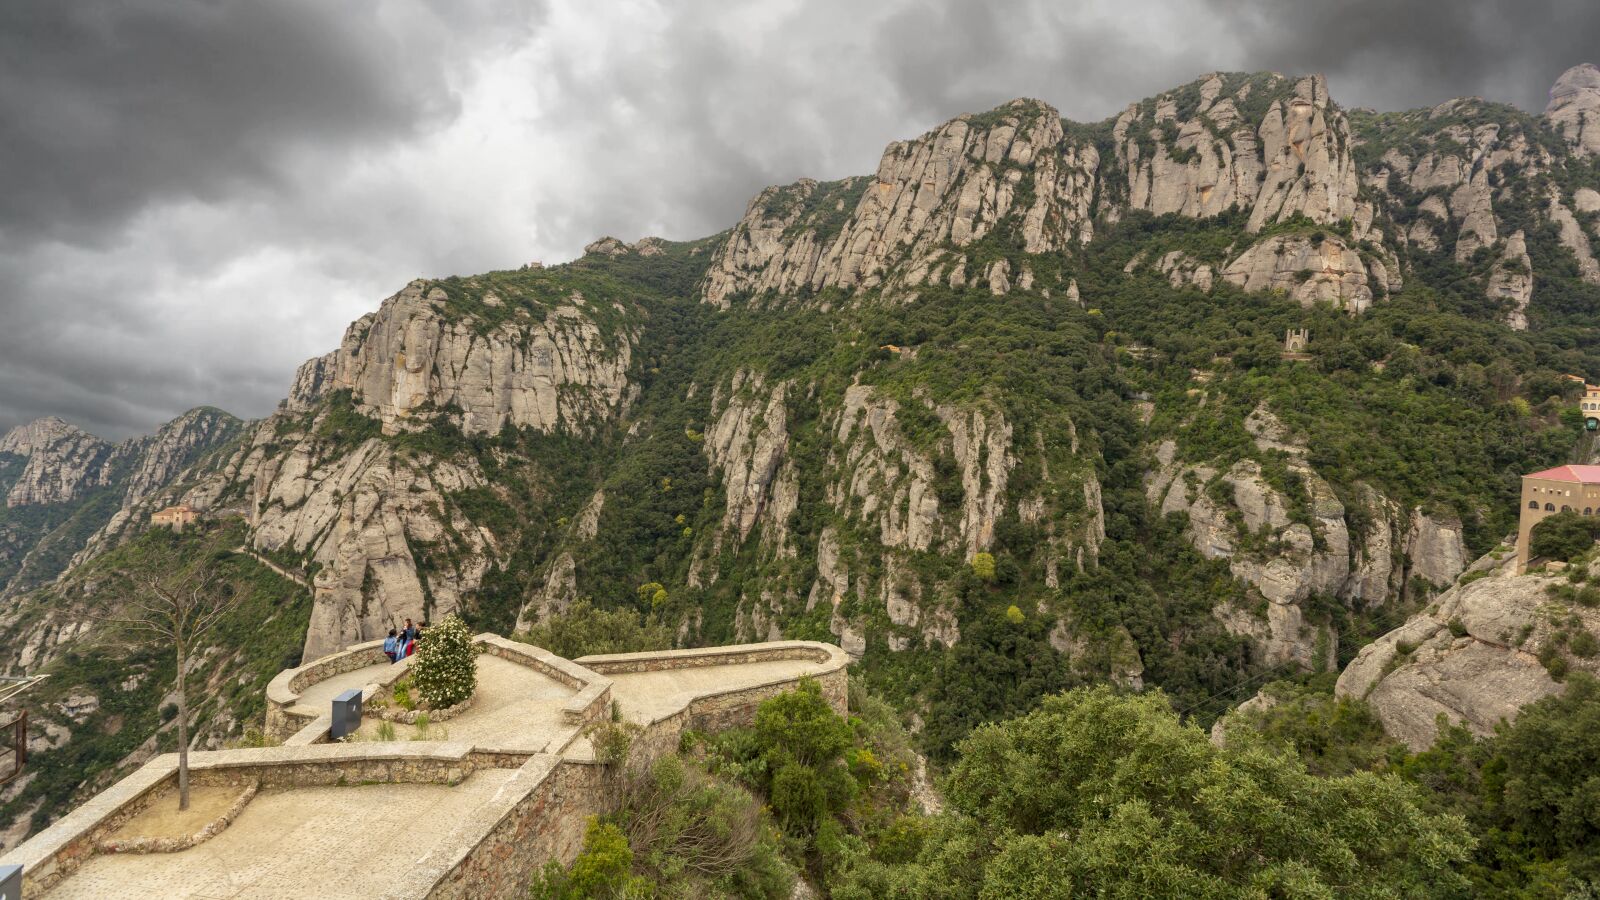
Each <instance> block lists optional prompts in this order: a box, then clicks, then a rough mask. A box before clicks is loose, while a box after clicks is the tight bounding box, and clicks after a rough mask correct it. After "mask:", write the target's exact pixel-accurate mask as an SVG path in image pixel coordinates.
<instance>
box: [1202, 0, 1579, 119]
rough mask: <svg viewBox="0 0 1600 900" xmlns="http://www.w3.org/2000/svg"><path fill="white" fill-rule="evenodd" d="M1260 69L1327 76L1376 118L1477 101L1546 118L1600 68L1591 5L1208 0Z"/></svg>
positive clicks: (1561, 1)
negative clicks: (1569, 84) (1590, 67)
mask: <svg viewBox="0 0 1600 900" xmlns="http://www.w3.org/2000/svg"><path fill="white" fill-rule="evenodd" d="M1206 5H1207V6H1208V7H1209V8H1210V9H1211V11H1212V14H1214V15H1216V16H1219V17H1221V18H1223V19H1224V20H1226V21H1229V22H1230V23H1232V27H1233V28H1234V29H1235V31H1236V33H1237V35H1238V38H1239V41H1240V58H1242V59H1246V60H1250V61H1251V66H1252V67H1254V68H1262V69H1273V70H1277V71H1295V72H1316V71H1321V72H1325V73H1327V75H1328V79H1329V83H1330V88H1331V90H1332V93H1333V96H1334V98H1335V99H1336V100H1339V101H1340V102H1342V103H1344V104H1346V105H1361V106H1371V107H1373V108H1376V109H1409V108H1413V107H1418V106H1432V105H1434V104H1437V103H1439V102H1441V101H1444V100H1448V99H1450V98H1453V97H1462V96H1481V97H1484V98H1486V99H1489V100H1496V101H1499V102H1502V103H1512V104H1515V105H1517V106H1520V107H1522V108H1523V109H1525V110H1528V111H1530V112H1540V111H1542V110H1543V109H1544V105H1545V103H1546V102H1547V101H1548V99H1549V94H1548V91H1549V88H1550V85H1551V83H1553V82H1554V81H1555V79H1556V78H1557V77H1559V76H1560V75H1561V73H1562V72H1563V71H1565V70H1566V69H1568V68H1569V67H1571V66H1574V65H1577V64H1578V63H1583V62H1600V3H1596V2H1594V0H1473V2H1451V3H1445V2H1440V0H1347V2H1341V3H1282V2H1275V0H1208V2H1207V4H1206Z"/></svg>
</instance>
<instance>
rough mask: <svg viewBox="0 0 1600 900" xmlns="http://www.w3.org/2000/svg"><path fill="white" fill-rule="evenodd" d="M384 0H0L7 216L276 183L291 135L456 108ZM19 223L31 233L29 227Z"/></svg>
mask: <svg viewBox="0 0 1600 900" xmlns="http://www.w3.org/2000/svg"><path fill="white" fill-rule="evenodd" d="M378 13H379V6H378V5H377V4H374V3H367V2H352V3H346V2H342V0H341V2H339V3H325V2H316V0H274V2H260V3H256V2H244V3H228V2H214V0H178V2H173V0H72V2H69V3H62V2H59V0H9V2H7V3H5V4H0V147H4V148H5V155H6V165H5V166H4V167H3V168H0V191H4V195H5V203H4V204H3V205H0V228H3V229H6V237H7V238H8V239H12V240H15V239H17V238H18V237H19V236H20V237H22V238H30V237H32V238H37V237H57V236H61V237H68V238H72V239H79V240H81V239H83V238H85V237H87V236H89V235H87V234H86V232H90V233H99V232H104V231H113V230H115V228H116V227H117V226H118V224H119V223H120V222H121V220H122V219H123V218H124V217H125V216H127V215H129V214H131V213H135V212H137V211H138V210H139V209H140V208H141V207H142V206H143V205H144V204H146V203H148V202H150V201H151V200H152V199H157V198H163V197H170V196H174V195H187V196H192V197H196V198H199V199H204V200H212V199H217V198H219V197H223V196H226V195H228V194H229V193H230V192H236V191H240V190H247V189H249V188H251V187H253V186H262V187H267V188H274V187H281V186H282V184H283V179H284V173H283V171H282V168H283V166H284V164H285V162H286V161H287V158H288V157H289V156H291V155H292V154H294V153H295V152H296V151H304V150H310V149H313V148H314V149H318V150H326V149H329V148H332V147H339V146H352V147H353V146H359V145H360V144H361V143H363V142H366V141H373V140H387V139H393V138H394V137H396V136H400V135H404V134H406V133H409V132H412V131H414V130H416V129H419V128H422V127H426V125H427V124H428V123H429V122H430V121H433V120H437V119H438V118H440V117H443V116H448V115H449V114H450V113H451V112H452V111H453V106H454V102H455V101H454V98H453V97H452V96H451V95H450V94H449V92H448V91H446V90H445V89H444V85H443V84H442V83H441V82H440V80H439V79H438V78H437V73H436V72H433V71H429V65H428V63H427V62H424V63H423V64H422V65H417V64H415V63H414V62H410V61H409V60H413V59H415V58H416V57H415V56H414V55H413V51H416V50H418V49H420V48H419V47H417V46H407V44H408V41H407V39H406V36H405V35H403V34H396V33H394V32H389V31H385V30H384V29H382V28H375V27H373V26H374V25H375V24H377V19H378ZM19 232H20V234H19Z"/></svg>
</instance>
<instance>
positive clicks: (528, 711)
mask: <svg viewBox="0 0 1600 900" xmlns="http://www.w3.org/2000/svg"><path fill="white" fill-rule="evenodd" d="M575 693H576V691H574V690H573V689H572V688H569V687H567V686H566V685H564V684H562V683H561V682H559V681H556V680H555V679H554V678H551V677H550V676H548V675H545V674H544V673H542V672H536V671H534V670H533V669H530V668H528V667H527V666H521V665H518V664H516V663H514V662H509V661H507V660H504V659H501V658H500V657H498V656H490V655H489V654H487V653H480V654H478V689H477V690H476V691H474V692H473V695H472V706H471V707H469V708H468V709H467V711H466V712H464V713H462V714H461V715H460V716H457V717H456V718H454V719H450V720H449V721H447V722H442V723H440V724H441V725H442V726H443V728H444V732H443V733H441V732H440V731H439V730H438V729H437V728H432V729H430V736H431V739H433V740H440V739H442V737H443V734H448V735H449V738H450V740H452V741H464V742H466V743H469V744H476V745H478V746H481V747H502V748H514V749H526V750H542V749H544V747H545V746H546V745H547V744H549V743H550V742H551V741H552V740H554V739H555V738H556V737H558V736H565V735H567V734H569V733H570V732H572V731H575V730H576V729H575V728H574V727H573V726H571V725H568V724H567V723H566V722H565V721H564V720H563V719H562V716H561V705H562V704H563V703H565V702H566V700H567V698H568V697H571V696H572V695H573V694H575ZM330 696H331V695H330ZM378 722H379V720H378V719H377V718H376V717H375V716H368V717H366V718H365V719H364V720H363V721H362V723H361V732H360V733H361V735H362V736H363V737H366V738H368V739H371V738H374V737H375V736H376V735H377V729H378ZM395 734H396V736H397V737H399V738H400V739H402V740H404V739H406V738H410V737H412V736H413V735H414V734H415V729H413V728H411V727H410V726H408V725H400V724H397V725H395Z"/></svg>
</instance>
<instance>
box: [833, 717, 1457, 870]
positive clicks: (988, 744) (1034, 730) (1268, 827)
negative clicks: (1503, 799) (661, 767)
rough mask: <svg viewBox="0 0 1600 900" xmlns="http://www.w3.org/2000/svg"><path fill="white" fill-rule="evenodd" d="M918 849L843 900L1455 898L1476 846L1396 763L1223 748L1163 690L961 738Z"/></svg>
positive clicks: (1027, 719) (984, 728) (987, 728)
mask: <svg viewBox="0 0 1600 900" xmlns="http://www.w3.org/2000/svg"><path fill="white" fill-rule="evenodd" d="M960 750H961V759H960V761H959V762H957V763H956V765H955V766H954V768H953V769H952V770H951V772H950V775H949V777H948V779H947V781H946V792H945V794H946V800H947V802H948V804H949V807H948V809H947V810H946V812H945V813H943V814H941V815H940V816H938V817H935V819H934V821H933V822H932V824H931V827H930V829H929V833H928V835H927V836H926V837H925V839H924V840H923V841H922V843H921V850H920V852H919V853H918V855H917V858H916V860H915V861H914V862H912V863H908V864H904V865H896V866H889V867H863V868H862V869H861V870H859V871H858V872H856V873H853V874H852V876H851V879H852V880H855V881H856V883H855V884H847V885H842V886H841V887H840V888H838V889H836V890H835V892H834V896H835V897H850V898H855V897H867V896H883V895H889V896H896V897H940V898H958V897H962V898H991V897H993V898H998V897H1020V898H1040V900H1043V898H1051V897H1077V896H1085V897H1245V896H1259V897H1273V896H1281V897H1332V896H1344V895H1350V896H1364V897H1406V896H1450V895H1452V894H1457V895H1459V894H1461V893H1463V892H1464V889H1465V888H1466V880H1465V879H1464V878H1462V877H1461V876H1460V875H1459V874H1458V872H1457V869H1458V867H1459V866H1460V865H1461V864H1462V863H1463V862H1465V861H1466V860H1467V859H1468V857H1469V856H1470V853H1471V850H1472V847H1473V841H1472V838H1471V837H1469V836H1468V834H1467V831H1466V827H1465V825H1464V823H1462V822H1461V820H1459V819H1457V818H1454V817H1450V816H1435V815H1430V814H1429V813H1427V812H1425V811H1424V810H1423V809H1422V808H1421V806H1420V800H1421V795H1420V793H1419V792H1418V791H1417V790H1416V789H1415V788H1414V787H1412V786H1411V785H1407V784H1405V783H1403V782H1402V781H1400V780H1399V779H1398V778H1395V777H1394V776H1392V775H1391V776H1379V775H1373V774H1371V773H1367V772H1360V773H1357V774H1354V775H1349V776H1344V777H1334V778H1322V777H1318V776H1315V775H1312V774H1309V773H1308V772H1307V771H1306V770H1305V768H1304V767H1303V766H1302V765H1301V764H1300V762H1299V760H1298V759H1296V758H1294V757H1292V756H1288V755H1282V754H1278V753H1274V752H1271V751H1268V750H1266V749H1264V748H1261V747H1243V748H1239V749H1235V748H1233V747H1232V746H1230V747H1228V748H1223V749H1219V748H1217V747H1215V746H1213V745H1212V744H1211V742H1210V741H1209V740H1208V738H1207V736H1206V734H1205V732H1203V731H1201V730H1200V729H1199V728H1196V727H1194V726H1193V725H1186V724H1183V723H1181V722H1180V721H1179V719H1178V717H1177V715H1176V714H1174V713H1173V712H1172V709H1171V707H1170V706H1169V705H1168V702H1167V699H1166V697H1164V696H1162V695H1161V693H1160V692H1159V691H1152V692H1150V693H1146V694H1140V695H1133V696H1126V695H1118V694H1117V693H1116V692H1115V691H1113V690H1111V689H1110V688H1107V687H1103V686H1102V687H1098V688H1094V689H1092V690H1076V691H1070V692H1068V693H1065V694H1059V695H1056V696H1052V697H1049V698H1046V699H1045V701H1044V702H1043V703H1042V704H1041V705H1040V706H1039V708H1038V709H1036V710H1035V711H1034V712H1032V713H1029V714H1028V715H1025V716H1023V717H1021V718H1019V719H1013V720H1011V721H1008V722H1004V723H1000V724H990V725H984V726H982V727H980V728H978V729H977V730H975V731H974V732H973V733H972V736H971V737H970V738H968V739H967V740H966V741H964V742H962V744H961V747H960Z"/></svg>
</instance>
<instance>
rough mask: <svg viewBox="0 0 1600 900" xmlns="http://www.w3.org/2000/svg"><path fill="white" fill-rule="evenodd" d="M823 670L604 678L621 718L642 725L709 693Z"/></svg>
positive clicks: (750, 669) (753, 667) (794, 664)
mask: <svg viewBox="0 0 1600 900" xmlns="http://www.w3.org/2000/svg"><path fill="white" fill-rule="evenodd" d="M823 667H824V664H823V663H816V662H811V661H809V660H803V659H779V660H773V661H770V662H755V663H740V664H738V665H732V666H703V667H700V668H696V669H670V670H668V671H664V672H630V673H624V674H616V675H609V676H607V677H608V678H610V679H611V682H612V687H611V696H613V697H615V698H616V700H617V704H618V705H619V706H621V707H622V714H623V715H624V716H627V717H628V718H629V719H632V720H633V721H635V722H641V723H642V722H649V721H652V720H654V719H656V718H659V717H660V716H664V715H666V714H668V713H670V712H673V711H674V710H676V709H678V708H679V707H681V706H683V705H684V704H686V703H688V702H689V701H690V700H692V699H694V697H696V696H697V695H699V694H703V693H706V692H708V691H718V690H728V689H731V688H743V687H752V686H754V685H758V684H761V683H763V682H767V681H773V680H776V679H779V678H797V677H799V676H801V675H804V674H806V673H808V672H820V671H822V669H823Z"/></svg>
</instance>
